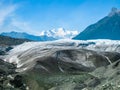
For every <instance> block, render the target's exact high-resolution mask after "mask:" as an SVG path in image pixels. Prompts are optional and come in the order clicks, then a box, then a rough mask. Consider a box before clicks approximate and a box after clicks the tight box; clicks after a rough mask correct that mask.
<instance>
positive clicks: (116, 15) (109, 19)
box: [74, 8, 120, 40]
mask: <svg viewBox="0 0 120 90" xmlns="http://www.w3.org/2000/svg"><path fill="white" fill-rule="evenodd" d="M119 33H120V10H117V8H112V10H111V12H110V13H109V15H107V16H105V17H104V18H102V19H101V20H99V21H98V22H97V23H95V24H92V25H90V26H88V27H87V28H86V29H85V30H83V32H81V33H80V34H78V35H77V36H76V37H74V39H78V40H90V39H112V40H120V37H119Z"/></svg>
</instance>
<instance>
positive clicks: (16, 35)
mask: <svg viewBox="0 0 120 90" xmlns="http://www.w3.org/2000/svg"><path fill="white" fill-rule="evenodd" d="M1 35H3V36H9V37H12V38H20V39H21V38H22V39H29V40H33V41H51V40H55V38H52V37H48V36H46V35H44V36H35V35H30V34H27V33H24V32H23V33H22V32H14V31H12V32H3V33H1Z"/></svg>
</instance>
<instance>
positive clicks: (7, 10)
mask: <svg viewBox="0 0 120 90" xmlns="http://www.w3.org/2000/svg"><path fill="white" fill-rule="evenodd" d="M0 6H1V7H0V25H2V24H3V23H4V21H5V20H6V19H7V17H9V16H10V15H11V14H12V13H13V12H14V11H15V10H16V8H17V5H7V6H6V5H5V6H4V5H0Z"/></svg>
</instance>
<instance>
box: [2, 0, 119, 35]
mask: <svg viewBox="0 0 120 90" xmlns="http://www.w3.org/2000/svg"><path fill="white" fill-rule="evenodd" d="M112 7H117V8H118V9H120V0H0V32H6V31H19V32H28V33H32V34H39V33H40V32H41V31H43V30H50V29H54V28H60V27H63V28H65V29H68V30H78V31H79V32H81V31H83V30H84V29H85V28H86V27H87V26H88V25H90V24H93V23H95V22H97V21H98V20H99V19H101V18H103V17H105V16H106V15H108V13H109V12H110V9H111V8H112Z"/></svg>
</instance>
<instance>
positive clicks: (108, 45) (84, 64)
mask: <svg viewBox="0 0 120 90" xmlns="http://www.w3.org/2000/svg"><path fill="white" fill-rule="evenodd" d="M119 53H120V41H119V40H105V39H104V40H100V39H98V40H71V39H61V40H56V41H47V42H25V43H23V44H21V45H18V46H15V47H14V49H12V50H11V51H9V52H8V55H7V56H6V57H5V58H4V60H5V61H7V62H10V63H15V64H17V70H16V71H17V72H23V71H26V70H30V69H38V68H39V69H40V70H41V71H44V72H52V71H60V72H63V73H64V72H67V71H68V70H69V71H71V69H72V70H82V71H91V70H94V69H95V68H96V67H100V66H105V65H108V64H111V63H112V62H114V61H116V60H118V59H120V57H119V56H120V55H119ZM52 67H53V68H52ZM54 67H55V68H57V69H55V70H54ZM51 68H52V69H51Z"/></svg>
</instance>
